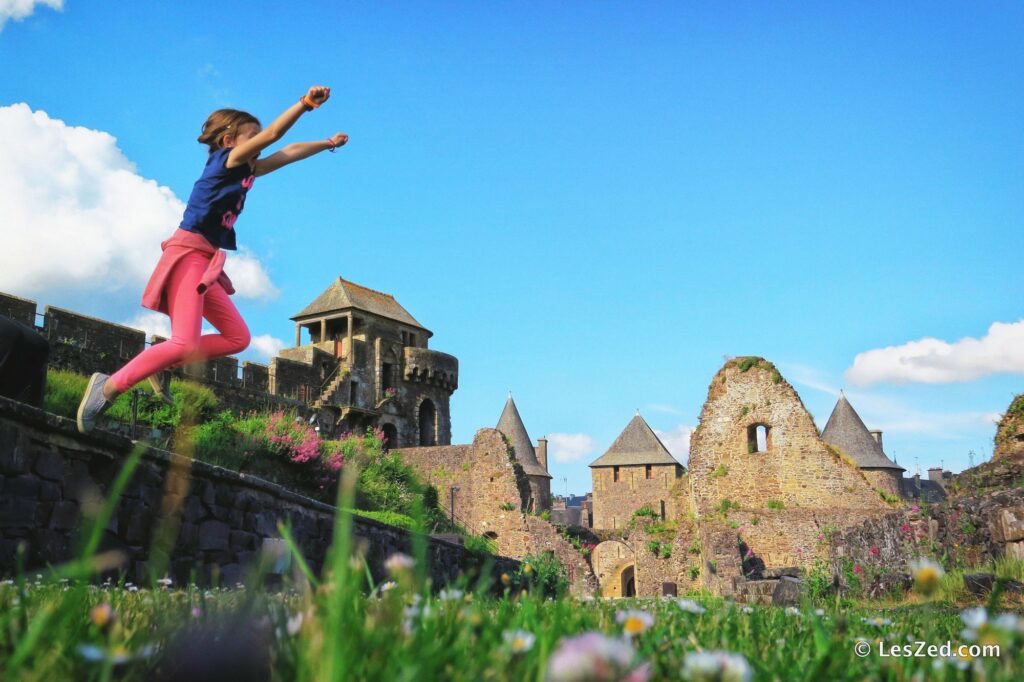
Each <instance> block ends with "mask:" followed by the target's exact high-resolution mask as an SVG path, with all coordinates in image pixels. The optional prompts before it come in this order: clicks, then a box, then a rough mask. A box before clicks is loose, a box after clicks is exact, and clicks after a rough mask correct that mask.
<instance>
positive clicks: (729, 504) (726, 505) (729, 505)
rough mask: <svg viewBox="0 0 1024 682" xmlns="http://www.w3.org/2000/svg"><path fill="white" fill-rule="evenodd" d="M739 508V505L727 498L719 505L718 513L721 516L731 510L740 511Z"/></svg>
mask: <svg viewBox="0 0 1024 682" xmlns="http://www.w3.org/2000/svg"><path fill="white" fill-rule="evenodd" d="M739 508H740V505H739V504H737V503H736V502H733V501H732V500H730V499H729V498H728V497H726V498H723V499H722V501H721V502H719V503H718V507H717V511H718V513H719V514H728V513H729V510H730V509H739Z"/></svg>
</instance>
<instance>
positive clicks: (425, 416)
mask: <svg viewBox="0 0 1024 682" xmlns="http://www.w3.org/2000/svg"><path fill="white" fill-rule="evenodd" d="M436 419H437V410H435V409H434V403H433V402H431V401H430V400H429V399H427V400H424V401H423V402H422V403H420V445H437V430H436V429H435V427H434V423H435V421H436Z"/></svg>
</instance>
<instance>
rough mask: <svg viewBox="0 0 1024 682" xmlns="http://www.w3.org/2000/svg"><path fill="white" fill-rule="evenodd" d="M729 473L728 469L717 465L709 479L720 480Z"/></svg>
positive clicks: (722, 465)
mask: <svg viewBox="0 0 1024 682" xmlns="http://www.w3.org/2000/svg"><path fill="white" fill-rule="evenodd" d="M728 473H729V468H728V467H727V466H725V465H724V464H719V465H718V466H717V467H715V470H714V471H712V472H711V478H722V477H723V476H725V475H726V474H728Z"/></svg>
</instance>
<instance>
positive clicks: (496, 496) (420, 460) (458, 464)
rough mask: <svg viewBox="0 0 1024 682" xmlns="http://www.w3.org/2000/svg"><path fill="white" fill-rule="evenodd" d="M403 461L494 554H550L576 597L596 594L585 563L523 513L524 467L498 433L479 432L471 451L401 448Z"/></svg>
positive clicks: (550, 530) (552, 529)
mask: <svg viewBox="0 0 1024 682" xmlns="http://www.w3.org/2000/svg"><path fill="white" fill-rule="evenodd" d="M400 452H401V456H402V459H403V461H404V462H405V463H406V464H408V465H409V466H411V467H413V469H415V470H416V471H417V473H419V475H420V476H421V477H422V478H423V480H425V481H427V482H429V483H431V484H432V485H434V486H436V487H437V489H438V493H439V495H440V501H441V504H442V505H443V506H444V508H445V510H446V511H447V512H448V513H450V512H451V487H452V486H458V488H459V489H458V491H456V493H455V520H456V521H457V522H459V523H461V524H462V525H463V526H464V527H466V528H467V530H469V531H471V532H473V533H475V534H478V535H483V536H486V537H490V538H491V539H493V540H494V542H495V543H496V544H497V547H498V554H501V555H502V556H509V557H513V558H523V557H526V556H529V555H536V554H538V553H540V552H545V551H549V552H553V553H554V554H555V556H556V557H557V558H558V559H559V561H561V562H562V563H563V565H565V566H566V569H567V570H568V571H569V574H570V582H571V584H572V589H573V591H574V592H575V593H579V594H590V593H592V592H593V591H595V590H596V589H597V580H596V578H594V575H593V572H592V570H591V568H590V565H589V563H588V562H587V560H586V559H585V558H584V557H583V555H582V554H580V552H579V551H578V550H576V548H575V547H574V546H573V545H572V544H571V543H569V542H567V541H566V540H565V539H564V538H562V536H561V535H560V534H559V533H558V530H557V528H555V526H553V525H552V524H551V523H549V522H547V521H544V520H543V519H541V518H539V517H537V516H532V515H529V514H525V513H524V512H523V510H524V509H525V505H526V504H527V502H528V500H529V498H530V495H531V494H532V493H531V491H530V487H529V482H528V481H527V480H526V476H525V474H524V473H523V470H522V467H521V466H520V465H519V463H518V462H516V461H515V458H514V457H513V455H512V453H511V451H510V448H509V445H508V443H507V442H506V440H505V438H504V436H503V435H502V434H501V432H500V431H498V430H497V429H490V428H487V429H480V430H479V431H477V433H476V436H475V437H474V438H473V444H472V445H448V446H438V447H422V448H402V449H401V450H400Z"/></svg>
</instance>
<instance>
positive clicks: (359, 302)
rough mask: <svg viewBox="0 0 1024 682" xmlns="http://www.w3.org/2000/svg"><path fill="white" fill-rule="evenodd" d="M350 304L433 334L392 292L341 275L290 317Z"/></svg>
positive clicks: (311, 315) (349, 306) (347, 307)
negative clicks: (371, 287)
mask: <svg viewBox="0 0 1024 682" xmlns="http://www.w3.org/2000/svg"><path fill="white" fill-rule="evenodd" d="M350 308H355V309H357V310H362V311H365V312H369V313H373V314H374V315H378V316H380V317H386V318H388V319H390V320H396V321H398V322H402V323H404V324H408V325H411V326H414V327H419V328H420V329H422V330H424V331H426V332H427V333H428V334H430V331H429V330H428V329H427V328H426V327H424V326H423V325H421V324H420V323H419V322H417V321H416V318H414V317H413V316H412V315H410V314H409V311H408V310H406V309H405V308H403V307H402V306H401V304H400V303H399V302H398V301H396V300H395V297H394V296H392V295H391V294H385V293H384V292H382V291H375V290H373V289H369V288H367V287H364V286H360V285H358V284H356V283H354V282H349V281H347V280H345V279H342V278H341V277H339V278H338V279H336V280H334V282H332V283H331V286H329V287H327V289H325V290H324V292H323V293H322V294H320V295H319V296H317V297H316V298H315V299H314V300H313V302H312V303H310V304H309V305H307V306H306V307H305V308H303V309H302V312H300V313H299V314H297V315H295V316H294V317H292V318H291V319H292V320H295V321H300V320H304V319H305V318H308V317H316V316H318V315H324V314H326V313H333V312H338V311H341V310H347V309H350Z"/></svg>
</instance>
